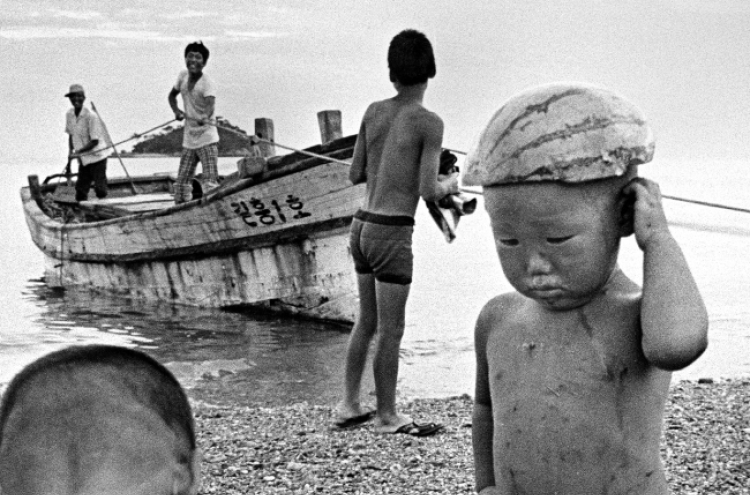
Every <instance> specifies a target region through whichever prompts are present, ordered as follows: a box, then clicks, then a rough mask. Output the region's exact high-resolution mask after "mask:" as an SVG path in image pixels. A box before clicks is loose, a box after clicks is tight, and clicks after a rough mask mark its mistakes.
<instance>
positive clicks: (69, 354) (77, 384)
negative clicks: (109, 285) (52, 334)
mask: <svg viewBox="0 0 750 495" xmlns="http://www.w3.org/2000/svg"><path fill="white" fill-rule="evenodd" d="M199 484H200V453H199V451H198V448H197V447H196V439H195V427H194V423H193V415H192V412H191V410H190V404H189V402H188V399H187V396H186V395H185V392H184V390H183V389H182V387H181V386H180V384H179V383H178V382H177V380H176V379H175V378H174V376H173V375H172V374H171V373H170V372H169V371H168V370H167V369H166V368H165V367H164V366H162V365H161V364H159V363H158V362H157V361H155V360H154V359H152V358H150V357H149V356H147V355H146V354H144V353H142V352H140V351H136V350H132V349H127V348H121V347H115V346H104V345H91V346H73V347H69V348H66V349H63V350H60V351H56V352H53V353H51V354H48V355H46V356H43V357H42V358H40V359H38V360H36V361H35V362H33V363H31V364H29V365H28V366H26V367H25V368H24V369H23V370H22V371H21V372H20V373H19V374H18V375H16V376H15V377H14V378H13V380H12V381H11V382H10V384H9V386H8V388H7V390H6V391H5V394H4V396H3V399H2V402H0V493H2V494H5V495H36V494H52V493H54V494H56V495H74V494H75V495H94V494H96V495H116V494H117V495H123V494H127V495H147V494H149V495H150V494H156V493H159V494H165V495H166V494H171V495H177V494H179V495H194V494H196V493H197V492H198V486H199Z"/></svg>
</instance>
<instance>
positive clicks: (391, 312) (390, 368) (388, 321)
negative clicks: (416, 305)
mask: <svg viewBox="0 0 750 495" xmlns="http://www.w3.org/2000/svg"><path fill="white" fill-rule="evenodd" d="M410 288H411V285H399V284H391V283H387V282H375V292H376V298H377V318H378V325H377V331H378V342H377V348H376V350H375V360H374V363H373V369H374V372H375V395H376V396H377V399H378V410H377V418H376V420H375V424H376V426H390V425H392V426H401V425H403V424H406V423H410V422H411V419H410V418H406V417H403V416H399V415H398V414H397V413H396V382H397V380H398V359H399V350H400V348H401V338H402V337H403V335H404V327H405V326H406V300H407V298H408V297H409V289H410Z"/></svg>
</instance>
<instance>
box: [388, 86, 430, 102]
mask: <svg viewBox="0 0 750 495" xmlns="http://www.w3.org/2000/svg"><path fill="white" fill-rule="evenodd" d="M393 86H394V87H395V88H396V92H397V93H398V94H397V95H396V98H397V99H399V100H402V101H410V102H414V103H422V100H423V99H424V94H425V91H427V83H426V82H425V83H422V84H412V85H410V86H405V85H403V84H401V83H398V82H396V83H394V84H393Z"/></svg>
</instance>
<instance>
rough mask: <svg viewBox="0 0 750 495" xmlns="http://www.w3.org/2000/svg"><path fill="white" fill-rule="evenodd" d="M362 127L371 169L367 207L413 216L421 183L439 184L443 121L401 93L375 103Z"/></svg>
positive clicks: (368, 111) (369, 168)
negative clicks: (437, 178) (404, 97)
mask: <svg viewBox="0 0 750 495" xmlns="http://www.w3.org/2000/svg"><path fill="white" fill-rule="evenodd" d="M362 127H363V131H364V138H365V146H364V150H362V149H361V148H360V150H359V152H360V153H362V152H364V154H365V155H364V162H365V163H366V170H367V172H366V174H367V177H366V180H367V192H366V196H365V201H364V204H363V209H365V210H367V211H371V212H373V213H380V214H384V215H408V216H412V217H413V216H414V214H415V212H416V209H417V205H418V202H419V197H420V193H422V195H425V194H424V193H425V186H422V184H423V183H428V184H430V185H431V184H434V183H435V180H436V177H437V167H436V165H437V163H438V162H439V156H440V151H441V143H442V137H443V121H442V120H441V119H440V117H438V115H437V114H435V113H433V112H431V111H429V110H427V109H426V108H424V107H423V106H422V105H421V104H419V103H416V102H414V101H408V100H404V99H402V98H400V97H399V96H396V97H394V98H390V99H387V100H382V101H378V102H375V103H373V104H371V105H370V107H369V108H368V109H367V112H366V113H365V116H364V118H363V120H362ZM363 131H360V133H362V132H363ZM356 159H357V158H356V156H355V160H356ZM426 195H427V197H429V196H430V191H427V194H426Z"/></svg>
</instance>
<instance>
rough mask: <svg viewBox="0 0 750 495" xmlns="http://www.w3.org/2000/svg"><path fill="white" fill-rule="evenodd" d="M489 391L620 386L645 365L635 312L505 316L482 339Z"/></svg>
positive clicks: (591, 388)
mask: <svg viewBox="0 0 750 495" xmlns="http://www.w3.org/2000/svg"><path fill="white" fill-rule="evenodd" d="M487 362H488V366H489V373H490V376H489V379H490V381H491V382H492V384H493V389H496V390H497V389H499V390H502V389H505V388H508V389H509V390H507V391H508V392H510V389H513V388H516V387H523V388H525V389H527V390H528V389H534V388H536V389H540V390H547V391H549V389H552V390H553V391H554V390H557V389H563V388H566V387H575V388H582V389H586V390H591V391H594V390H596V389H598V388H600V387H604V388H609V387H611V386H618V384H620V385H621V383H622V381H623V380H625V379H626V378H627V377H628V375H629V374H630V375H631V376H632V375H633V374H636V373H639V372H642V371H643V369H644V367H645V366H646V365H647V363H646V361H645V358H644V357H643V354H642V352H641V350H640V331H639V328H638V318H637V314H635V313H634V312H631V311H616V312H615V313H614V314H607V315H601V314H599V315H591V314H587V313H586V311H584V310H580V311H572V312H567V313H565V314H562V313H557V314H552V315H551V316H548V317H544V316H542V317H539V316H538V315H536V316H534V315H532V316H531V317H530V316H529V315H523V317H520V316H519V317H512V316H511V317H507V318H505V321H504V325H503V327H502V328H501V329H499V331H494V332H492V333H491V334H490V336H489V339H488V342H487Z"/></svg>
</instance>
